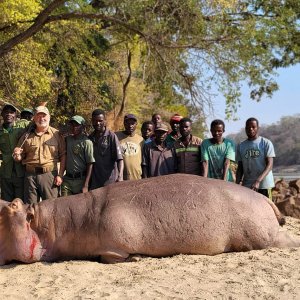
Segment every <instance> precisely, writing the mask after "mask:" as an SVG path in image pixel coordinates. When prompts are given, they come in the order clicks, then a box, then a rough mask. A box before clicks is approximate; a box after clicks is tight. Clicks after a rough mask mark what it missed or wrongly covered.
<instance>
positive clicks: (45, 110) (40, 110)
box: [34, 106, 50, 116]
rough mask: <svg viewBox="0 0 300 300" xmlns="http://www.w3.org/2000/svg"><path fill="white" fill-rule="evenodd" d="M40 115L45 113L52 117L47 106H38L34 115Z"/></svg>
mask: <svg viewBox="0 0 300 300" xmlns="http://www.w3.org/2000/svg"><path fill="white" fill-rule="evenodd" d="M38 113H44V114H46V115H49V116H50V113H49V110H48V108H47V107H46V106H38V107H37V108H36V109H35V110H34V114H35V115H36V114H38Z"/></svg>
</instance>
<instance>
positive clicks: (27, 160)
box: [13, 106, 66, 203]
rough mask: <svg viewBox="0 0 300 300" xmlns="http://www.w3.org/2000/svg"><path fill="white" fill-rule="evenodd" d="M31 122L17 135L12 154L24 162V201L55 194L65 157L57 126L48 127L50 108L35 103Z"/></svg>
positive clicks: (28, 201) (63, 143) (32, 200)
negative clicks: (28, 127)
mask: <svg viewBox="0 0 300 300" xmlns="http://www.w3.org/2000/svg"><path fill="white" fill-rule="evenodd" d="M33 121H34V123H35V129H34V130H32V131H31V132H30V133H29V134H28V133H25V134H24V135H23V136H22V137H21V138H20V140H19V142H18V147H16V148H15V150H14V154H13V155H14V159H15V161H22V164H23V165H25V170H26V173H25V179H24V200H25V202H26V203H37V202H38V200H39V199H40V198H41V199H42V200H45V199H50V198H56V197H58V187H59V186H60V185H61V184H62V181H63V179H62V177H63V173H64V171H65V160H66V146H65V141H64V139H63V137H62V136H61V135H60V133H59V132H58V130H57V129H55V128H53V127H51V126H49V123H50V114H49V110H48V109H47V108H46V107H45V106H38V107H37V108H36V110H35V114H34V116H33ZM58 162H60V169H59V170H58V166H57V164H58Z"/></svg>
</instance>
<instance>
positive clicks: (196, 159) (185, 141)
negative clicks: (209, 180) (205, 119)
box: [174, 118, 203, 175]
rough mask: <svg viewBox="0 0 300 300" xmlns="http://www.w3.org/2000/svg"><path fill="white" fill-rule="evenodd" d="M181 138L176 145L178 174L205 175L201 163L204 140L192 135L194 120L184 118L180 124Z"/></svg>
mask: <svg viewBox="0 0 300 300" xmlns="http://www.w3.org/2000/svg"><path fill="white" fill-rule="evenodd" d="M179 132H180V135H181V137H180V138H179V139H178V140H177V141H176V142H175V143H174V148H175V150H176V156H177V163H178V170H177V171H178V173H186V174H194V175H203V167H202V162H201V143H202V139H201V138H199V137H197V136H194V135H192V120H191V119H190V118H182V119H181V120H180V122H179Z"/></svg>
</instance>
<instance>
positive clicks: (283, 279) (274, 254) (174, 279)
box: [0, 218, 300, 300]
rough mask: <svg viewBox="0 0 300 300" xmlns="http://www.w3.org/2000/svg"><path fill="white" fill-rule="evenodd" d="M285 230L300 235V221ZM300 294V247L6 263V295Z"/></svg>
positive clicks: (0, 288) (2, 280) (1, 285)
mask: <svg viewBox="0 0 300 300" xmlns="http://www.w3.org/2000/svg"><path fill="white" fill-rule="evenodd" d="M287 222H288V224H287V225H286V226H285V227H284V228H283V230H288V231H290V232H293V233H294V234H297V235H300V220H298V219H293V218H287ZM34 298H35V299H100V298H101V299H143V300H145V299H249V298H252V299H300V248H299V249H295V248H290V249H275V248H272V249H266V250H259V251H250V252H244V253H226V254H221V255H216V256H204V255H203V256H202V255H179V256H175V257H168V258H161V259H156V258H145V259H143V260H142V261H139V262H134V263H121V264H114V265H105V264H100V263H98V262H90V261H69V262H57V263H34V264H30V265H25V264H11V265H6V266H2V267H0V299H34Z"/></svg>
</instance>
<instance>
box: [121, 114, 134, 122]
mask: <svg viewBox="0 0 300 300" xmlns="http://www.w3.org/2000/svg"><path fill="white" fill-rule="evenodd" d="M127 119H133V120H136V121H137V117H136V116H135V115H134V114H127V115H125V117H124V121H125V120H127Z"/></svg>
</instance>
